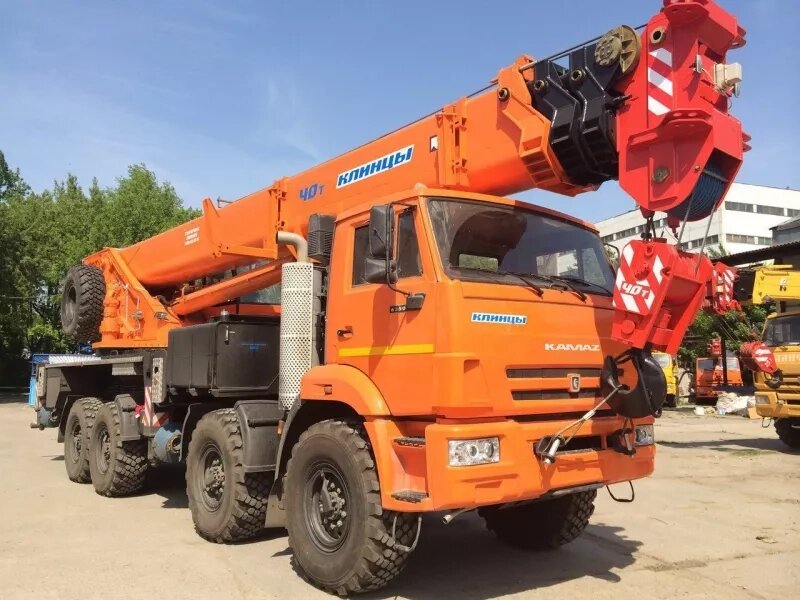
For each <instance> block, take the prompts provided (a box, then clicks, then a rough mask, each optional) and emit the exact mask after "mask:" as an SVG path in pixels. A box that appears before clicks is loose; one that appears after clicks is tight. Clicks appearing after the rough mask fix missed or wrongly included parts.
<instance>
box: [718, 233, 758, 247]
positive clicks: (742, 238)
mask: <svg viewBox="0 0 800 600" xmlns="http://www.w3.org/2000/svg"><path fill="white" fill-rule="evenodd" d="M725 239H726V240H727V241H728V242H729V243H731V244H754V243H755V242H754V241H753V237H752V236H749V235H740V234H738V233H729V234H727V235H726V236H725Z"/></svg>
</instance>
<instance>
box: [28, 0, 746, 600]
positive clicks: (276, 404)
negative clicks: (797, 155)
mask: <svg viewBox="0 0 800 600" xmlns="http://www.w3.org/2000/svg"><path fill="white" fill-rule="evenodd" d="M743 43H744V30H743V29H742V28H741V27H740V26H739V25H738V23H737V21H736V19H735V17H733V16H732V15H730V14H729V13H727V12H725V11H724V10H723V9H721V8H720V7H719V6H718V5H717V4H715V3H714V2H713V1H711V0H693V1H688V0H667V1H665V2H664V3H663V8H662V9H661V11H660V12H659V13H658V14H657V15H656V16H654V17H653V18H652V19H651V20H650V21H649V22H648V23H647V24H646V25H645V26H642V27H640V28H631V27H627V26H620V27H618V28H615V29H613V30H611V31H610V32H608V33H606V34H605V35H603V36H601V37H600V38H599V39H596V40H593V41H591V42H588V43H585V44H581V45H579V46H576V47H574V48H571V49H570V50H568V51H566V52H562V53H560V54H558V55H554V56H552V57H548V58H540V59H534V58H532V57H530V56H527V55H526V56H521V57H519V58H518V59H517V60H516V61H515V62H514V63H513V64H511V65H510V66H508V67H506V68H503V69H501V70H500V71H499V72H498V74H497V77H496V78H495V79H494V80H493V81H492V84H491V86H490V87H489V88H487V89H485V90H482V91H480V92H478V93H476V94H473V95H470V96H467V97H464V98H462V99H460V100H458V101H457V102H455V103H453V104H450V105H447V106H445V107H443V108H442V109H441V110H439V111H436V112H435V113H434V114H432V115H431V116H428V117H424V118H422V119H420V120H419V121H416V122H415V123H412V124H410V125H408V126H405V127H402V128H400V129H397V130H395V131H393V132H391V133H388V134H386V135H385V136H383V137H381V138H379V139H377V140H375V141H372V142H370V143H367V144H365V145H363V146H360V147H358V148H356V149H354V150H352V151H350V152H347V153H345V154H343V155H341V156H339V157H337V158H334V159H332V160H330V161H328V162H325V163H323V164H321V165H318V166H315V167H313V168H311V169H309V170H307V171H305V172H303V173H300V174H298V175H295V176H292V177H286V178H283V179H280V180H278V181H276V182H275V183H274V184H273V185H271V186H269V187H267V188H265V189H263V190H261V191H258V192H256V193H254V194H251V195H249V196H246V197H244V198H242V199H240V200H238V201H235V202H233V203H231V204H229V205H226V206H224V207H223V208H221V209H217V208H216V207H215V206H214V204H213V203H212V202H211V201H210V200H205V201H204V202H203V214H202V216H201V217H199V218H197V219H194V220H192V221H190V222H188V223H186V224H184V225H180V226H178V227H175V228H173V229H170V230H168V231H166V232H164V233H162V234H160V235H157V236H155V237H153V238H151V239H147V240H144V241H142V242H140V243H137V244H134V245H133V246H130V247H128V248H122V249H114V248H105V249H103V250H100V251H99V252H97V253H95V254H92V255H91V256H88V257H87V258H86V259H84V261H83V264H81V265H78V266H76V267H74V268H72V269H71V270H70V271H69V273H68V274H67V276H66V279H65V285H64V294H63V302H62V321H63V325H64V329H65V331H66V332H67V333H68V334H70V335H72V336H73V337H74V338H75V339H77V340H91V341H93V347H94V352H95V356H96V358H95V360H92V361H86V362H83V363H80V364H73V365H68V366H67V365H63V366H62V365H47V366H44V367H42V368H40V369H39V372H38V376H37V377H38V380H37V384H38V385H37V397H38V417H37V422H38V424H39V426H41V427H48V426H49V427H55V428H57V429H58V432H59V440H60V441H63V443H64V454H65V463H66V468H67V473H68V475H69V477H70V479H72V480H74V481H78V482H89V481H91V483H92V484H93V485H94V488H95V490H96V491H97V492H98V493H99V494H102V495H104V496H121V495H125V494H130V493H134V492H137V491H138V490H140V489H141V488H142V485H143V482H144V478H145V474H146V472H147V470H148V469H150V468H153V467H154V466H157V465H159V464H163V463H177V462H184V463H186V491H187V495H188V500H189V507H190V509H191V513H192V518H193V520H194V525H195V527H196V529H197V531H198V533H199V534H200V535H201V536H203V537H204V538H206V539H209V540H211V541H215V542H230V541H235V540H243V539H248V538H251V537H253V536H256V535H258V534H259V533H261V532H262V531H263V530H264V529H265V528H267V527H283V526H285V527H286V528H287V529H288V533H289V544H290V546H291V548H292V551H293V552H294V556H295V560H296V563H297V566H298V568H299V569H300V570H301V571H302V572H303V573H304V574H305V576H306V577H307V578H308V579H309V580H310V581H311V582H312V583H314V584H315V585H317V586H319V587H321V588H322V589H325V590H328V591H330V592H334V593H338V594H343V595H344V594H350V593H354V592H361V591H365V590H371V589H377V588H380V587H382V586H384V585H385V584H387V583H388V582H389V581H391V580H392V579H393V578H394V577H395V576H397V575H398V573H399V572H400V571H401V569H402V568H403V566H404V564H405V563H406V561H407V559H408V556H409V554H410V552H411V551H412V550H413V548H414V547H415V546H416V545H417V541H418V539H419V536H420V528H421V523H422V519H421V515H422V514H424V513H428V512H431V511H446V512H447V515H446V516H445V521H449V520H451V519H452V518H454V517H455V516H456V515H458V514H460V513H461V512H463V511H467V510H474V509H477V510H478V512H479V514H480V515H481V516H482V517H483V518H484V519H485V521H486V524H487V526H488V527H489V529H491V530H492V531H493V532H494V533H495V534H496V535H497V536H498V537H499V538H500V539H502V540H504V541H507V542H509V543H511V544H514V545H517V546H520V547H523V548H529V549H542V548H554V547H557V546H559V545H561V544H564V543H567V542H569V541H571V540H572V539H574V538H575V537H577V536H578V535H579V534H580V533H581V532H582V531H583V530H584V528H585V527H586V526H587V523H588V520H589V517H590V516H591V514H592V511H593V502H594V499H595V495H596V493H597V489H598V488H601V487H603V486H607V485H610V484H614V483H618V482H632V481H633V480H636V479H638V478H641V477H645V476H647V475H649V474H650V473H651V472H652V471H653V461H654V455H655V448H654V445H653V443H654V442H653V439H654V438H653V414H655V413H656V412H657V411H658V410H659V409H660V407H661V404H662V403H663V401H664V397H665V393H666V382H665V379H664V374H663V371H662V370H661V368H660V367H659V365H658V363H657V362H656V361H655V360H654V359H653V357H652V355H651V351H653V350H660V351H664V352H667V353H669V354H674V353H675V351H676V349H677V347H678V345H679V343H680V341H681V338H682V336H683V334H684V332H685V330H686V327H687V326H688V324H689V323H690V322H691V320H692V318H693V316H694V314H695V312H696V311H697V310H698V308H699V307H700V306H701V304H702V303H703V302H704V301H705V300H706V299H711V300H712V301H715V302H716V301H719V299H720V298H721V296H720V295H719V294H718V293H717V288H715V287H714V284H713V281H714V277H715V273H716V271H715V270H714V267H713V266H712V265H711V263H710V261H709V260H708V259H707V258H706V257H705V256H703V255H701V254H692V253H687V252H682V251H680V250H678V249H677V248H676V247H675V246H670V245H669V244H667V242H666V240H664V239H659V238H656V237H654V231H655V228H654V227H653V216H654V214H655V212H656V211H662V212H665V213H666V214H667V219H668V222H669V224H670V226H671V227H672V228H673V229H677V228H679V227H680V225H681V224H682V223H685V222H686V221H687V220H688V221H696V220H700V219H706V218H709V217H710V215H711V214H712V213H713V211H714V210H715V208H716V207H717V206H718V205H719V204H720V202H721V201H722V199H723V197H724V195H725V192H726V191H727V189H728V187H729V185H730V183H731V182H732V180H733V178H734V176H735V174H736V172H737V170H738V168H739V166H740V164H741V161H742V155H743V152H744V150H746V149H747V144H746V142H747V139H748V138H747V136H746V134H744V133H743V131H742V128H741V124H740V123H739V121H738V120H737V119H735V118H734V117H733V116H732V115H731V114H729V112H728V110H729V106H730V96H731V95H732V94H734V93H735V92H736V91H737V90H738V82H739V80H740V78H741V72H740V67H739V66H738V65H737V64H727V63H726V54H727V52H728V50H729V49H731V48H736V47H739V46H741V45H742V44H743ZM613 179H618V180H619V183H620V185H621V187H622V188H623V189H624V190H625V191H627V192H628V193H629V194H630V195H631V196H632V197H633V198H634V200H635V201H636V202H637V203H639V205H640V206H641V208H642V211H643V214H644V215H645V217H646V218H647V223H648V227H647V230H646V232H645V235H644V236H643V239H641V240H636V241H634V242H631V243H630V244H629V245H628V246H626V247H625V248H624V249H623V250H622V252H621V257H620V267H619V270H618V272H617V273H614V271H613V269H612V267H611V266H610V265H609V263H608V260H607V258H606V253H605V250H604V247H603V244H602V242H601V240H600V238H599V237H598V235H597V231H596V230H595V229H594V228H593V227H592V226H591V225H589V224H588V223H585V222H583V221H581V220H579V219H576V218H574V217H570V216H568V215H566V214H563V213H561V212H557V211H554V210H549V209H545V208H540V207H537V206H534V205H531V204H528V203H526V202H522V201H518V200H512V199H509V198H507V197H506V196H507V195H510V194H514V193H516V192H520V191H523V190H528V189H540V190H548V191H552V192H558V193H561V194H564V195H568V196H574V195H576V194H579V193H583V192H590V191H592V190H594V189H596V188H597V186H599V185H600V184H601V183H603V182H605V181H608V180H613ZM278 285H279V286H280V304H265V303H259V302H257V300H258V298H262V299H263V298H264V297H265V296H269V294H263V293H260V292H262V291H263V290H265V289H269V290H272V291H273V292H275V291H276V290H277V288H276V287H275V286H278ZM254 294H255V295H254Z"/></svg>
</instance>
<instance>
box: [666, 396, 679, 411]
mask: <svg viewBox="0 0 800 600" xmlns="http://www.w3.org/2000/svg"><path fill="white" fill-rule="evenodd" d="M664 406H666V407H667V408H675V407H676V406H678V397H677V396H676V395H675V394H667V397H666V398H665V399H664Z"/></svg>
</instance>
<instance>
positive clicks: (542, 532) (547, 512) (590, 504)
mask: <svg viewBox="0 0 800 600" xmlns="http://www.w3.org/2000/svg"><path fill="white" fill-rule="evenodd" d="M596 497H597V490H591V491H588V492H578V493H576V494H569V495H567V496H562V497H560V498H553V499H552V500H541V501H539V502H533V503H531V504H522V505H519V506H509V507H502V506H487V507H485V508H481V509H479V510H478V514H479V515H481V516H482V517H483V518H484V520H485V521H486V527H487V528H488V529H489V530H491V531H493V532H494V534H495V535H496V536H497V537H498V538H499V539H500V540H502V541H504V542H506V543H508V544H510V545H512V546H516V547H517V548H523V549H525V550H552V549H554V548H558V547H559V546H563V545H564V544H568V543H569V542H571V541H573V540H574V539H575V538H577V537H578V536H580V535H581V533H583V531H584V529H586V526H587V525H588V524H589V518H590V517H591V516H592V513H594V499H595V498H596Z"/></svg>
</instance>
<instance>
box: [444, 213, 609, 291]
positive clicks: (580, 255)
mask: <svg viewBox="0 0 800 600" xmlns="http://www.w3.org/2000/svg"><path fill="white" fill-rule="evenodd" d="M428 207H429V208H428V210H429V212H430V216H431V221H432V223H433V230H434V234H435V236H436V244H437V246H438V247H439V254H440V256H441V258H442V262H443V264H444V268H445V271H446V272H447V274H448V275H449V276H450V277H453V278H455V279H469V280H473V281H474V280H478V281H486V280H487V279H491V280H493V281H498V282H500V283H507V284H513V285H525V282H524V281H522V280H520V279H519V277H515V276H513V275H507V274H510V273H516V274H518V275H528V276H532V277H534V278H535V277H536V276H537V275H540V276H544V277H557V278H559V279H564V280H567V281H569V282H570V284H572V285H575V286H579V287H581V288H582V290H583V291H584V292H586V293H595V294H596V293H600V294H610V293H611V290H612V289H613V285H614V274H613V271H612V269H611V265H610V264H609V262H608V259H607V258H606V254H605V250H604V248H603V244H602V242H601V241H600V238H599V237H597V235H595V234H594V233H593V232H591V231H589V230H587V229H584V228H583V227H580V226H578V225H575V224H573V223H569V222H566V221H562V220H560V219H557V218H555V217H548V216H545V215H541V214H538V213H535V212H533V211H530V210H526V209H523V208H517V207H513V206H500V205H497V204H487V203H486V202H470V201H465V200H443V199H434V200H431V201H430V202H429V203H428ZM534 281H535V282H536V283H537V284H539V283H540V281H539V280H536V279H534ZM543 286H544V287H546V284H543Z"/></svg>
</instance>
